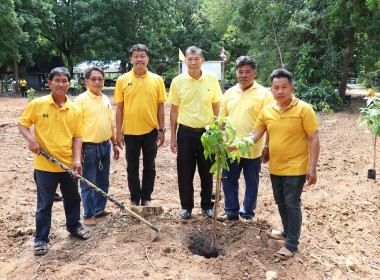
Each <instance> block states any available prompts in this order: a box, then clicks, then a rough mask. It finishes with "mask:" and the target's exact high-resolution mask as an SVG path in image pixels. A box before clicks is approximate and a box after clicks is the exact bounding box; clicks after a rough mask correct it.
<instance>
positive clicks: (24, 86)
mask: <svg viewBox="0 0 380 280" xmlns="http://www.w3.org/2000/svg"><path fill="white" fill-rule="evenodd" d="M20 87H21V94H22V97H28V94H27V93H26V90H27V89H28V87H27V82H26V80H25V79H24V77H22V78H21V80H20Z"/></svg>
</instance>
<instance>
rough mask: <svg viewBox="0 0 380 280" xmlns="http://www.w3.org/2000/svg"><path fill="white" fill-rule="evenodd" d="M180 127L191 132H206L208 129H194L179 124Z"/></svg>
mask: <svg viewBox="0 0 380 280" xmlns="http://www.w3.org/2000/svg"><path fill="white" fill-rule="evenodd" d="M179 127H180V128H182V129H186V130H191V131H194V132H205V131H206V128H204V127H200V128H194V127H190V126H186V125H183V124H181V123H180V124H179Z"/></svg>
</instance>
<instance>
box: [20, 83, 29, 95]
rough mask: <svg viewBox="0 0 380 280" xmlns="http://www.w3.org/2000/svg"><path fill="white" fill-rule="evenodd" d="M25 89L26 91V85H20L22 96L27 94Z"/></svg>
mask: <svg viewBox="0 0 380 280" xmlns="http://www.w3.org/2000/svg"><path fill="white" fill-rule="evenodd" d="M26 91H27V88H26V86H21V94H22V97H28V94H27V93H26Z"/></svg>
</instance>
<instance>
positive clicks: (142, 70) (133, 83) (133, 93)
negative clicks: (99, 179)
mask: <svg viewBox="0 0 380 280" xmlns="http://www.w3.org/2000/svg"><path fill="white" fill-rule="evenodd" d="M129 54H130V60H131V63H132V65H133V69H132V70H131V71H130V72H128V73H126V74H124V75H122V76H121V77H119V78H118V79H117V81H116V86H115V97H114V99H115V101H116V102H117V108H116V141H117V144H118V145H119V147H120V148H122V147H123V146H124V145H125V155H126V159H127V173H128V187H129V191H130V193H131V205H139V204H140V201H141V205H143V206H152V202H151V199H152V198H151V195H152V192H153V187H154V180H155V178H156V168H155V160H156V155H157V147H158V148H159V147H161V146H162V145H163V144H164V142H165V128H164V121H165V115H164V102H165V101H166V91H165V85H164V81H163V80H162V78H161V77H160V76H158V75H156V74H154V73H152V72H150V71H148V69H147V65H148V61H149V52H148V48H147V47H146V46H145V45H142V44H137V45H134V46H132V48H131V49H130V50H129ZM141 150H142V153H143V167H144V169H143V175H142V184H141V187H140V178H139V162H140V152H141Z"/></svg>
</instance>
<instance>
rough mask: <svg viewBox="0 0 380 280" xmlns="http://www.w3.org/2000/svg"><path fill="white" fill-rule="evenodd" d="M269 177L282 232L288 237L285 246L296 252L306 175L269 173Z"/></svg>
mask: <svg viewBox="0 0 380 280" xmlns="http://www.w3.org/2000/svg"><path fill="white" fill-rule="evenodd" d="M270 179H271V181H272V189H273V196H274V200H275V201H276V204H277V206H278V210H279V212H280V216H281V220H282V226H283V232H282V234H283V235H284V236H285V237H287V238H288V241H287V242H286V245H285V247H286V248H287V249H288V250H289V251H291V252H296V251H297V248H298V243H299V242H298V240H299V238H300V235H301V226H302V212H301V194H302V190H303V186H304V184H305V181H306V175H300V176H276V175H272V174H270Z"/></svg>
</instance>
